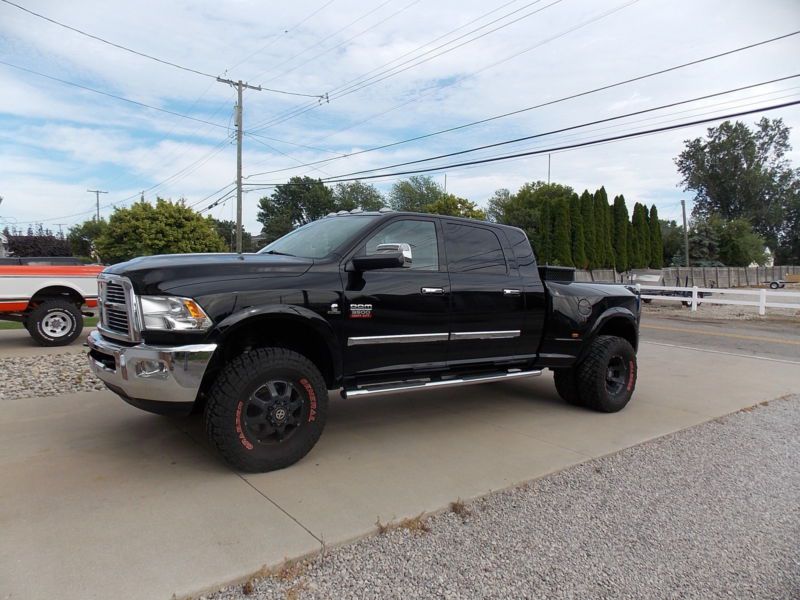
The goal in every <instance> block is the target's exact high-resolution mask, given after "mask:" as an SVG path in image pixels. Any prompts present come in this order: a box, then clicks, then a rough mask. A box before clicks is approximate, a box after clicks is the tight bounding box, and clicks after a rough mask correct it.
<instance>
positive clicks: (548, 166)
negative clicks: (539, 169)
mask: <svg viewBox="0 0 800 600" xmlns="http://www.w3.org/2000/svg"><path fill="white" fill-rule="evenodd" d="M547 183H550V154H549V153H548V154H547Z"/></svg>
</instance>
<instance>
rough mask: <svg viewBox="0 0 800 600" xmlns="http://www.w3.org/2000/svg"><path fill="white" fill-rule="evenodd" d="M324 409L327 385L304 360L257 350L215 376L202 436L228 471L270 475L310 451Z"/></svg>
mask: <svg viewBox="0 0 800 600" xmlns="http://www.w3.org/2000/svg"><path fill="white" fill-rule="evenodd" d="M327 408H328V390H327V386H326V385H325V381H324V379H323V378H322V375H321V374H320V372H319V369H317V367H316V366H314V364H313V363H312V362H311V361H310V360H308V359H307V358H306V357H305V356H302V355H301V354H298V353H297V352H293V351H291V350H286V349H284V348H259V349H256V350H251V351H249V352H245V353H244V354H241V355H239V356H237V357H236V358H234V359H233V360H231V361H230V362H229V363H228V364H227V365H225V367H224V368H223V369H222V371H221V372H220V374H219V376H218V377H217V380H216V381H215V382H214V384H213V386H212V387H211V390H210V391H209V394H208V402H207V404H206V407H205V422H206V433H207V435H208V439H209V440H210V442H211V443H212V444H213V445H214V446H215V447H216V448H217V450H218V451H219V453H220V454H221V455H222V457H223V458H224V459H225V461H227V462H228V463H229V464H230V465H231V466H233V467H234V468H236V469H238V470H241V471H249V472H266V471H274V470H276V469H282V468H284V467H288V466H289V465H291V464H294V463H296V462H297V461H298V460H300V459H301V458H303V457H304V456H305V455H306V454H308V452H309V451H310V450H311V448H313V447H314V444H316V443H317V440H318V439H319V437H320V435H321V434H322V429H323V428H324V426H325V419H326V416H327Z"/></svg>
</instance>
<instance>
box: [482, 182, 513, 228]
mask: <svg viewBox="0 0 800 600" xmlns="http://www.w3.org/2000/svg"><path fill="white" fill-rule="evenodd" d="M511 200H512V195H511V192H510V191H508V189H507V188H500V189H499V190H495V192H494V194H492V197H491V198H489V201H488V202H487V203H486V206H487V208H486V218H487V220H489V221H491V222H492V223H503V222H504V218H505V216H506V211H507V210H508V206H509V204H510V202H511Z"/></svg>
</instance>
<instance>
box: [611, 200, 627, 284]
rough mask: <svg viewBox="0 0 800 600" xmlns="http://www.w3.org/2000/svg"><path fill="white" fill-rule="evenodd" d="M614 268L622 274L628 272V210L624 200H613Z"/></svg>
mask: <svg viewBox="0 0 800 600" xmlns="http://www.w3.org/2000/svg"><path fill="white" fill-rule="evenodd" d="M613 210H614V266H615V267H616V269H617V271H619V272H620V273H622V272H623V271H627V270H628V227H629V225H630V221H629V220H628V208H627V207H626V206H625V198H624V197H623V196H617V197H615V198H614V208H613Z"/></svg>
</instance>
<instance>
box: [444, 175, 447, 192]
mask: <svg viewBox="0 0 800 600" xmlns="http://www.w3.org/2000/svg"><path fill="white" fill-rule="evenodd" d="M444 193H445V194H446V193H447V173H445V174H444Z"/></svg>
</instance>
